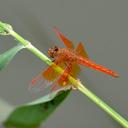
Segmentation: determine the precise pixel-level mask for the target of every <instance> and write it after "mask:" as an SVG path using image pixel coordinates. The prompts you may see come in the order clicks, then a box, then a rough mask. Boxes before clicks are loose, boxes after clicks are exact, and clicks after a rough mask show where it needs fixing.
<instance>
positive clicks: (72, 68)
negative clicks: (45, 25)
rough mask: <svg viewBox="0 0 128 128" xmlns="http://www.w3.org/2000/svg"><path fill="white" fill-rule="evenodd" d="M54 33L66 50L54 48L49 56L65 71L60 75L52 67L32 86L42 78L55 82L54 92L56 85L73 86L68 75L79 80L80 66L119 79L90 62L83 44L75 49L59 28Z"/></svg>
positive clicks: (107, 70)
mask: <svg viewBox="0 0 128 128" xmlns="http://www.w3.org/2000/svg"><path fill="white" fill-rule="evenodd" d="M54 31H55V33H56V35H57V37H58V38H59V39H60V40H61V41H62V42H63V43H64V45H65V46H66V48H60V47H57V46H54V47H52V48H50V49H49V50H48V55H49V56H50V57H51V58H53V59H54V63H55V64H56V65H58V66H60V67H61V68H62V69H64V72H63V74H61V75H60V74H59V73H57V72H56V71H55V70H54V69H53V66H54V65H51V66H49V67H48V68H47V69H46V70H44V71H43V72H42V73H41V74H40V75H39V76H38V77H36V78H34V79H33V80H32V82H31V84H32V85H35V83H36V82H37V81H38V80H39V79H42V78H44V79H46V80H47V81H49V82H52V81H54V84H53V86H52V90H54V88H55V87H56V85H59V86H60V87H66V86H68V85H71V83H70V81H69V80H68V75H71V76H72V77H74V78H75V79H77V75H78V74H79V72H80V67H79V65H83V66H86V67H89V68H92V69H94V70H97V71H100V72H103V73H106V74H108V75H111V76H113V77H118V74H117V73H116V72H114V71H112V70H110V69H108V68H106V67H103V66H101V65H98V64H96V63H95V62H94V61H92V60H90V59H89V57H88V55H87V53H86V51H85V49H84V46H83V44H82V43H81V42H80V43H79V44H78V46H77V47H76V48H74V46H73V43H72V42H71V41H70V40H69V39H68V38H66V37H65V36H64V35H63V34H62V33H61V32H60V31H59V30H58V29H57V28H54Z"/></svg>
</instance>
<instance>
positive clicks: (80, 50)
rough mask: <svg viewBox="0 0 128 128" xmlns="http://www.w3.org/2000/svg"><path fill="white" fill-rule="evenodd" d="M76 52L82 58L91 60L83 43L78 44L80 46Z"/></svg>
mask: <svg viewBox="0 0 128 128" xmlns="http://www.w3.org/2000/svg"><path fill="white" fill-rule="evenodd" d="M76 52H77V54H78V55H80V56H83V57H85V58H89V57H88V54H87V52H86V50H85V48H84V46H83V44H82V42H80V43H79V44H78V46H77V47H76Z"/></svg>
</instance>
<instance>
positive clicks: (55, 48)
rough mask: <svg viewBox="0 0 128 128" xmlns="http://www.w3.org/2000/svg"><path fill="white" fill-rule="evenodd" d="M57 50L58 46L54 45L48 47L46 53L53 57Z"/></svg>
mask: <svg viewBox="0 0 128 128" xmlns="http://www.w3.org/2000/svg"><path fill="white" fill-rule="evenodd" d="M58 50H59V48H58V47H57V46H54V47H53V48H49V49H48V55H49V56H50V57H51V58H54V57H56V56H57V53H58Z"/></svg>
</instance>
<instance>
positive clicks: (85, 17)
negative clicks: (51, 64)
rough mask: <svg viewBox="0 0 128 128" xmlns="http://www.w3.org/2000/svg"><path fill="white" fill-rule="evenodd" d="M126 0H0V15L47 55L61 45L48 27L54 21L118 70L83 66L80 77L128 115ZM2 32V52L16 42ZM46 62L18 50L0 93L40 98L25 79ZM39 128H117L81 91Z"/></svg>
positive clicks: (17, 100)
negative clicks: (111, 73) (107, 72)
mask: <svg viewBox="0 0 128 128" xmlns="http://www.w3.org/2000/svg"><path fill="white" fill-rule="evenodd" d="M127 5H128V1H121V0H79V1H78V0H53V1H52V0H36V1H35V0H22V1H19V0H0V20H1V21H3V22H7V23H9V24H11V25H12V26H13V28H14V30H15V31H16V32H18V33H19V34H20V35H22V36H23V37H24V38H26V39H27V40H29V41H31V42H32V43H33V45H35V46H36V47H37V48H39V49H40V50H41V51H43V52H44V53H45V54H47V49H48V48H49V47H51V46H53V45H55V44H56V45H58V46H60V47H63V44H62V43H61V42H60V41H59V40H58V39H57V37H56V35H55V34H54V32H53V30H52V28H53V27H54V26H57V27H58V28H59V29H60V30H61V31H62V33H64V34H65V35H66V36H67V37H68V38H69V39H71V40H72V41H73V42H74V44H75V45H77V43H78V42H79V41H82V42H83V43H84V45H85V47H86V49H87V52H88V54H89V57H90V58H91V59H92V60H94V61H96V62H97V63H99V64H102V65H104V66H107V67H109V68H110V69H113V70H116V71H117V72H119V74H120V77H119V78H118V79H115V78H112V77H110V76H107V75H105V74H102V73H100V72H97V71H93V70H91V69H88V68H82V73H81V75H80V77H79V78H80V79H81V81H82V83H83V84H85V85H86V86H87V87H88V88H89V89H90V90H92V91H93V92H95V93H96V94H97V95H98V96H99V97H101V98H102V99H103V100H104V101H106V102H107V103H108V104H109V105H110V106H112V107H113V108H115V110H117V111H118V112H119V113H121V114H122V115H123V116H124V117H128V103H127V102H128V93H127V92H128V85H127V79H128V70H127V67H128V60H127V55H128V50H127V49H128V43H127V42H128V25H127V23H128V16H127V12H128V8H127ZM16 44H17V41H16V40H14V39H12V37H0V53H2V52H4V51H6V50H7V49H9V48H11V47H12V46H14V45H16ZM46 66H47V65H46V64H45V63H43V62H41V61H40V60H39V59H38V58H37V57H35V56H34V55H33V54H31V53H30V52H28V51H27V50H23V51H21V52H20V53H19V54H18V55H17V56H16V57H15V59H14V60H13V61H12V62H11V63H10V65H9V66H8V67H7V68H6V69H4V70H3V71H1V73H0V97H2V98H4V99H5V100H6V101H8V102H9V103H10V104H12V105H21V104H23V103H26V102H29V101H32V100H33V99H35V98H38V97H39V96H38V94H35V97H33V96H32V94H31V93H30V92H29V91H28V85H29V82H30V81H31V79H32V78H33V77H35V76H36V75H37V74H38V73H40V72H41V71H42V70H43V68H45V67H46ZM42 127H43V128H51V127H52V128H65V127H67V128H78V127H81V128H94V127H95V128H108V127H109V128H121V126H120V125H118V124H117V123H116V122H115V121H114V120H113V119H112V118H111V117H109V116H108V115H107V114H106V113H105V112H103V111H102V110H101V109H100V108H98V107H97V106H96V105H95V104H94V103H92V102H91V101H90V100H89V99H88V98H87V97H85V96H84V95H83V94H81V93H80V92H78V91H76V92H72V94H71V95H70V96H69V97H68V98H67V100H65V102H64V103H63V104H62V105H61V106H60V107H59V108H58V109H57V110H56V112H55V113H54V114H53V115H51V116H50V118H49V119H48V120H47V121H46V123H45V124H43V125H42Z"/></svg>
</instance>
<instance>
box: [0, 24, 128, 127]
mask: <svg viewBox="0 0 128 128" xmlns="http://www.w3.org/2000/svg"><path fill="white" fill-rule="evenodd" d="M6 25H7V24H4V23H2V22H0V27H1V28H3V29H5V30H6V31H7V32H9V33H10V35H11V36H13V37H14V38H15V39H17V40H18V41H19V42H20V43H21V44H23V45H24V46H25V47H26V48H27V49H28V50H29V51H31V52H32V53H33V54H35V55H36V56H37V57H38V58H40V59H41V60H42V61H44V62H45V63H47V64H48V65H51V64H54V63H53V62H52V61H51V60H50V59H49V58H48V57H47V56H45V55H44V54H43V53H42V52H40V51H39V50H38V49H37V48H36V47H34V46H33V45H32V44H31V43H30V42H29V41H27V40H25V39H24V38H23V37H21V36H20V35H19V34H17V33H16V32H15V31H13V30H12V29H10V27H7V26H6ZM54 65H55V64H54ZM54 69H55V70H56V71H57V72H58V73H60V74H61V73H63V71H64V70H63V69H62V68H60V67H59V66H57V65H55V66H54ZM68 78H69V80H70V82H71V83H72V84H73V85H74V86H75V87H77V88H78V89H79V90H80V91H81V92H82V93H83V94H84V95H86V96H87V97H88V98H90V99H91V100H92V101H93V102H94V103H96V104H97V105H98V106H99V107H100V108H102V109H103V110H104V111H105V112H107V113H108V114H109V115H110V116H111V117H112V118H113V119H115V120H116V121H117V122H118V123H119V124H120V125H122V126H123V127H125V128H128V121H127V120H125V119H124V118H123V117H122V116H121V115H120V114H118V113H117V112H116V111H115V110H114V109H112V108H111V107H110V106H108V105H107V104H106V103H105V102H104V101H102V100H101V99H100V98H99V97H97V96H96V95H95V94H94V93H93V92H91V91H90V90H88V89H87V88H86V87H85V86H83V85H82V84H81V83H80V82H79V81H78V80H76V79H74V78H73V77H71V76H69V77H68Z"/></svg>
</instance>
